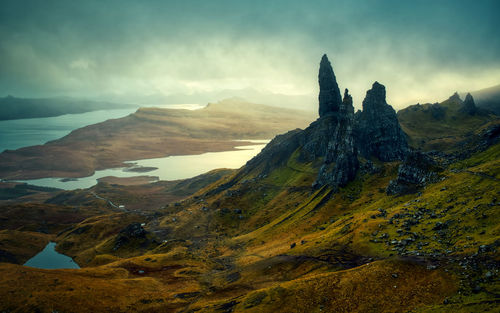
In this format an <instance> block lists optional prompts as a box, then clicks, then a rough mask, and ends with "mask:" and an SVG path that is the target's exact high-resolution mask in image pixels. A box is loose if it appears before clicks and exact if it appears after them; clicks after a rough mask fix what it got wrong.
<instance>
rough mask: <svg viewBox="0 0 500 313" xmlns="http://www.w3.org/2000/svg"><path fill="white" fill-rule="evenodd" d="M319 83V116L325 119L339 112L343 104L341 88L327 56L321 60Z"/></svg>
mask: <svg viewBox="0 0 500 313" xmlns="http://www.w3.org/2000/svg"><path fill="white" fill-rule="evenodd" d="M318 81H319V96H318V99H319V116H320V117H323V116H325V115H327V114H329V113H333V112H338V111H339V109H340V105H341V103H342V98H341V96H340V90H339V86H338V85H337V80H336V78H335V74H334V73H333V69H332V65H331V64H330V61H329V60H328V57H327V56H326V54H324V55H323V57H322V58H321V63H320V65H319V73H318Z"/></svg>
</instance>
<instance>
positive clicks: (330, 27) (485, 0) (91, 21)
mask: <svg viewBox="0 0 500 313" xmlns="http://www.w3.org/2000/svg"><path fill="white" fill-rule="evenodd" d="M498 12H500V1H497V0H492V1H489V0H477V1H462V0H440V1H435V0H432V1H431V0H415V1H392V0H372V1H356V0H351V1H333V0H329V1H319V0H318V1H314V0H310V1H303V0H300V1H294V0H288V1H282V0H274V1H269V0H267V1H262V0H253V1H236V0H233V1H222V0H211V1H197V0H184V1H169V0H162V1H146V0H145V1H127V0H116V1H106V0H101V1H93V0H86V1H50V0H48V1H24V0H15V1H11V0H2V1H0V96H6V95H15V96H19V97H52V96H71V97H84V98H89V99H99V100H108V101H109V100H115V101H126V102H134V101H136V102H147V101H148V100H147V99H151V97H157V96H160V98H161V96H168V95H173V94H175V95H190V94H191V95H192V94H200V95H204V94H207V95H208V94H211V95H213V94H214V93H217V92H220V91H227V90H239V89H246V90H256V91H259V92H264V93H267V92H271V93H279V94H285V95H297V96H305V97H306V98H307V97H309V98H307V99H312V100H311V101H317V93H318V82H317V72H318V68H319V61H320V59H321V56H322V55H323V54H324V53H326V54H327V55H328V56H329V59H330V61H331V62H332V66H333V69H334V71H335V74H336V76H337V81H338V82H339V85H340V88H341V89H342V90H343V89H344V88H349V90H350V92H351V94H352V95H353V98H354V104H355V106H356V107H358V108H359V107H360V105H361V102H362V100H363V98H364V96H365V93H366V90H367V89H369V88H370V87H371V85H372V83H373V82H374V81H379V82H380V83H382V84H384V85H385V86H386V89H387V96H388V102H389V103H390V104H392V105H393V106H394V107H396V108H398V109H399V108H403V107H405V106H407V105H409V104H414V103H417V102H420V103H424V102H436V101H442V100H444V99H446V98H448V97H449V96H450V95H451V94H452V93H453V92H455V91H460V92H463V91H472V90H477V89H482V88H486V87H490V86H493V85H497V84H500V18H498ZM226 93H227V92H226ZM207 97H208V96H207ZM213 100H216V99H207V101H213Z"/></svg>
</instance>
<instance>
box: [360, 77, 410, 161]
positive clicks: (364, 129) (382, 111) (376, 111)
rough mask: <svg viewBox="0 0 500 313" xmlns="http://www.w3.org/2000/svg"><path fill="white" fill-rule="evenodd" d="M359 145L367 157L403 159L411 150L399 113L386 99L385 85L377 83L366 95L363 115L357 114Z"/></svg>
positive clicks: (385, 159)
mask: <svg viewBox="0 0 500 313" xmlns="http://www.w3.org/2000/svg"><path fill="white" fill-rule="evenodd" d="M356 145H357V147H358V149H359V151H360V153H361V154H362V155H363V156H364V157H365V158H370V157H371V156H375V157H377V158H378V159H380V160H381V161H395V160H402V159H404V157H405V155H406V152H407V150H408V144H407V141H406V135H405V134H404V133H403V131H402V130H401V127H400V126H399V122H398V119H397V115H396V111H394V109H393V108H392V107H391V106H390V105H389V104H387V102H386V100H385V87H384V85H381V84H379V83H378V82H375V83H374V84H373V86H372V89H370V90H368V91H367V92H366V97H365V99H364V100H363V112H361V113H357V114H356Z"/></svg>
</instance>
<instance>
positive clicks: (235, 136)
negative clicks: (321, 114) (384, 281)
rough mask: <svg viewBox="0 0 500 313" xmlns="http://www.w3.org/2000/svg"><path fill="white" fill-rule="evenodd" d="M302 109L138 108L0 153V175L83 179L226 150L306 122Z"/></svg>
mask: <svg viewBox="0 0 500 313" xmlns="http://www.w3.org/2000/svg"><path fill="white" fill-rule="evenodd" d="M314 118H315V114H313V113H312V112H310V113H309V112H304V111H298V110H291V109H285V108H278V107H273V106H267V105H261V104H254V103H249V102H245V101H243V100H239V99H235V98H233V99H226V100H223V101H219V102H215V103H210V104H209V105H207V106H206V107H205V108H203V109H200V110H193V111H191V110H183V109H165V108H158V107H149V108H140V109H138V110H137V111H136V112H135V113H133V114H130V115H129V116H126V117H123V118H119V119H110V120H107V121H105V122H102V123H98V124H93V125H89V126H86V127H83V128H79V129H76V130H74V131H72V132H71V133H70V134H68V135H67V136H65V137H63V138H60V139H58V140H54V141H50V142H48V143H46V144H44V145H41V146H32V147H25V148H21V149H18V150H15V151H10V150H6V151H4V152H3V153H0V177H2V178H9V179H10V178H12V179H13V178H15V179H21V178H27V179H30V178H41V177H84V176H89V175H92V173H94V171H95V170H99V169H105V168H115V167H122V166H125V164H123V161H131V160H139V159H148V158H160V157H165V156H168V155H193V154H201V153H205V152H216V151H230V150H234V147H235V146H239V145H245V144H244V143H243V142H235V141H234V140H239V139H267V138H272V137H274V136H275V135H276V134H279V133H282V132H284V131H287V130H289V129H295V128H298V127H305V126H307V125H308V124H309V123H310V121H311V120H313V119H314Z"/></svg>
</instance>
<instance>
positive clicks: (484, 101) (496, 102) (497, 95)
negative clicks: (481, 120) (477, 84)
mask: <svg viewBox="0 0 500 313" xmlns="http://www.w3.org/2000/svg"><path fill="white" fill-rule="evenodd" d="M470 93H471V94H472V96H473V97H474V99H475V100H476V104H477V106H478V107H480V108H483V109H487V110H490V111H493V112H495V114H497V115H500V85H496V86H493V87H490V88H485V89H481V90H476V91H471V92H470Z"/></svg>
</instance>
